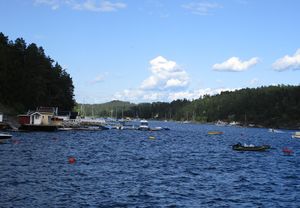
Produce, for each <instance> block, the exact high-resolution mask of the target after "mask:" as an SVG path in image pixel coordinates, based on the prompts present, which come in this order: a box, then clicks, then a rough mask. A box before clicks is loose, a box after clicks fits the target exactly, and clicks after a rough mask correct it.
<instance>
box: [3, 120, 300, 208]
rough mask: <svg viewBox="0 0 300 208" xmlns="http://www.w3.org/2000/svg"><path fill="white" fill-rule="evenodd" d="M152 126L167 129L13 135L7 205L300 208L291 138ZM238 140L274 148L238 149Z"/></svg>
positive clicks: (7, 152)
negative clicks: (260, 149) (258, 150)
mask: <svg viewBox="0 0 300 208" xmlns="http://www.w3.org/2000/svg"><path fill="white" fill-rule="evenodd" d="M149 125H150V126H152V127H155V126H162V127H168V128H170V130H169V131H157V132H150V131H136V130H105V131H65V132H63V131H61V132H54V133H53V132H52V133H51V132H48V133H47V132H32V133H23V132H12V133H11V134H13V139H12V140H11V141H8V142H6V143H4V144H0V207H1V208H2V207H3V208H4V207H5V208H9V207H14V208H15V207H35V208H36V207H72V208H73V207H172V208H175V207H289V208H292V207H300V139H292V138H291V135H292V131H284V132H283V133H270V132H268V129H263V128H262V129H258V128H240V127H220V126H215V125H200V124H182V123H175V122H154V121H153V122H150V123H149ZM208 131H223V132H224V134H223V135H208V134H207V132H208ZM238 142H241V143H247V144H250V143H251V144H255V145H262V144H269V145H271V146H272V149H270V150H269V151H266V152H236V151H233V150H232V148H231V145H233V144H236V143H238ZM284 147H288V148H289V149H291V150H293V151H294V153H293V154H292V155H290V156H286V155H284V154H283V152H282V148H284ZM70 157H73V158H74V159H75V162H74V163H72V161H71V163H70V161H69V158H70Z"/></svg>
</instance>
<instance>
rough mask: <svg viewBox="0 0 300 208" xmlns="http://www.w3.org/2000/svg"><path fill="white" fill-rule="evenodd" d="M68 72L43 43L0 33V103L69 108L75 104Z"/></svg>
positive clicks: (23, 107)
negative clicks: (51, 55) (41, 45)
mask: <svg viewBox="0 0 300 208" xmlns="http://www.w3.org/2000/svg"><path fill="white" fill-rule="evenodd" d="M73 91H74V86H73V82H72V78H71V77H70V75H69V74H68V73H67V72H66V71H65V70H64V69H63V68H62V67H61V66H60V65H59V64H58V63H57V62H54V60H52V59H51V58H50V57H49V56H47V55H46V54H45V52H44V49H43V48H42V47H38V46H37V45H36V44H35V43H31V44H29V45H27V44H26V42H25V40H24V39H22V38H18V39H16V40H15V41H11V40H9V39H8V37H7V36H5V35H4V34H3V33H0V103H1V104H2V105H4V106H10V107H11V108H13V109H15V110H16V111H17V112H24V111H26V110H28V109H35V108H36V107H37V106H54V107H59V108H60V109H64V110H71V109H72V108H73V106H74V105H75V100H74V94H73Z"/></svg>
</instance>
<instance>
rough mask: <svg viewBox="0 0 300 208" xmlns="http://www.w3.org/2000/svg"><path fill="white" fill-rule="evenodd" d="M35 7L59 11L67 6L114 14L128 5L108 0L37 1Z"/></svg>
mask: <svg viewBox="0 0 300 208" xmlns="http://www.w3.org/2000/svg"><path fill="white" fill-rule="evenodd" d="M34 3H35V5H39V4H42V5H47V6H50V7H51V8H52V9H53V10H56V9H58V8H59V7H61V6H67V7H69V8H71V9H75V10H86V11H93V12H113V11H117V10H119V9H124V8H126V7H127V5H126V4H124V3H122V2H115V3H113V2H112V1H106V0H84V1H79V0H35V1H34Z"/></svg>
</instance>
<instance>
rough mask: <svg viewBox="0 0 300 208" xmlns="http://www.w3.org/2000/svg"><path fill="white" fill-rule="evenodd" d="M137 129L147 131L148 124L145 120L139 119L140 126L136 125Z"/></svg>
mask: <svg viewBox="0 0 300 208" xmlns="http://www.w3.org/2000/svg"><path fill="white" fill-rule="evenodd" d="M138 130H142V131H149V130H150V128H149V124H148V121H147V120H141V121H140V126H139V127H138Z"/></svg>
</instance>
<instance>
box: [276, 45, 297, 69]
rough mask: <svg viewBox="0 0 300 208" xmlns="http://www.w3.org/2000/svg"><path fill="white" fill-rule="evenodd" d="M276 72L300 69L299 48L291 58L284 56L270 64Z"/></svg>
mask: <svg viewBox="0 0 300 208" xmlns="http://www.w3.org/2000/svg"><path fill="white" fill-rule="evenodd" d="M272 67H273V69H274V70H276V71H285V70H288V69H294V70H297V69H300V48H299V49H298V50H297V51H296V53H295V54H294V55H293V56H289V55H285V56H284V57H282V58H280V59H278V60H277V61H275V62H274V63H273V64H272Z"/></svg>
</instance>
